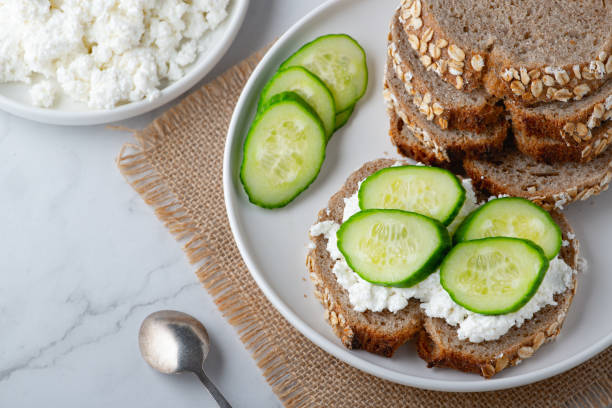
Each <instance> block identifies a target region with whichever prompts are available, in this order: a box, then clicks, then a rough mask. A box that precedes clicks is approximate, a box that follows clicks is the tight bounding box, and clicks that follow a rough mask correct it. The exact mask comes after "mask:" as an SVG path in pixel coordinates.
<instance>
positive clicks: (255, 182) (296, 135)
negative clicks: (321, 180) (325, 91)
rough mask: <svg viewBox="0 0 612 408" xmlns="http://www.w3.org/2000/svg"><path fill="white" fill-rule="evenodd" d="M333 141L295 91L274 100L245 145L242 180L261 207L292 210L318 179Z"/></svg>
mask: <svg viewBox="0 0 612 408" xmlns="http://www.w3.org/2000/svg"><path fill="white" fill-rule="evenodd" d="M326 143H327V138H326V135H325V129H324V127H323V123H322V122H321V120H320V119H319V116H318V115H317V114H316V113H315V112H314V111H313V110H312V109H311V108H310V106H309V105H308V104H307V103H306V102H304V100H303V99H302V98H300V97H299V96H298V95H297V94H296V93H294V92H283V93H280V94H277V95H275V96H273V97H272V98H271V99H270V101H269V103H268V104H267V107H266V108H265V109H264V111H263V112H261V113H260V114H258V115H257V117H256V118H255V120H254V121H253V124H252V125H251V128H250V130H249V133H248V135H247V137H246V141H245V143H244V154H243V159H242V166H241V168H240V180H241V181H242V184H243V185H244V189H245V191H246V193H247V195H248V197H249V200H250V201H251V202H252V203H253V204H256V205H258V206H260V207H264V208H278V207H283V206H285V205H287V204H288V203H289V202H291V201H292V200H293V199H294V198H295V197H296V196H297V195H298V194H300V193H301V192H302V191H304V190H305V189H306V188H307V187H308V186H309V185H310V184H311V183H312V182H313V181H314V180H315V178H316V177H317V175H318V174H319V169H320V168H321V165H322V163H323V160H324V158H325V145H326Z"/></svg>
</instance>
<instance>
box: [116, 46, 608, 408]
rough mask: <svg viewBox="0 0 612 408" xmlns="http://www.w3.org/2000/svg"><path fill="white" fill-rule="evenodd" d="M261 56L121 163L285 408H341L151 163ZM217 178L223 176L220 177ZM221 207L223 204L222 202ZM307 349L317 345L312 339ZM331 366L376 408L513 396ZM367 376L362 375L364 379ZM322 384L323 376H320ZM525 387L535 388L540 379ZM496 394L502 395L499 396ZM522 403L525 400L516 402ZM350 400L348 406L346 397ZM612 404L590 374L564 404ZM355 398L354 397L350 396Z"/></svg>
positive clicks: (175, 113) (149, 135)
mask: <svg viewBox="0 0 612 408" xmlns="http://www.w3.org/2000/svg"><path fill="white" fill-rule="evenodd" d="M261 55H262V52H260V53H257V54H255V55H253V56H252V57H250V58H249V59H247V60H245V61H243V62H242V63H241V64H239V65H238V66H236V67H234V68H232V69H230V70H228V72H226V73H225V74H224V75H222V76H221V77H220V78H217V80H215V81H214V82H213V83H211V84H209V85H206V86H205V87H204V88H203V89H202V90H199V91H196V93H194V94H192V95H190V96H189V97H187V98H186V99H185V101H184V102H183V103H181V104H180V105H178V106H177V107H175V108H173V109H171V110H169V111H168V112H166V113H165V114H164V115H163V116H162V118H160V119H158V120H156V121H154V122H153V123H152V124H151V126H150V127H148V128H147V129H145V130H144V131H141V132H135V138H136V141H137V143H136V144H131V143H128V144H126V145H124V146H123V147H122V149H121V151H120V153H119V156H118V159H117V164H118V167H119V169H120V171H121V173H122V174H123V175H124V177H125V178H126V180H127V182H128V183H129V184H130V185H131V186H132V187H133V188H134V189H135V190H136V191H137V192H138V194H140V195H141V196H142V198H143V199H144V201H145V202H146V203H147V204H149V205H150V206H151V207H152V208H153V209H154V210H155V214H156V216H157V217H158V218H159V219H160V220H161V221H162V222H163V223H164V225H165V226H166V227H167V228H168V229H169V230H170V232H171V233H172V234H173V236H174V237H175V238H176V239H177V240H178V241H180V242H183V243H184V251H185V252H186V254H187V256H188V259H189V261H190V262H191V263H192V264H195V265H196V266H197V270H196V274H197V276H198V279H199V280H200V281H201V282H202V284H203V285H204V287H205V288H206V289H207V290H208V292H209V293H210V294H211V296H212V297H213V299H214V301H215V303H216V304H217V306H218V308H219V309H220V311H221V312H222V313H223V315H224V316H225V318H226V319H227V320H228V321H229V323H230V324H232V325H233V326H235V327H236V329H237V331H238V334H239V335H240V338H241V340H242V342H243V343H244V344H245V347H246V348H247V349H248V350H250V351H251V352H252V354H253V357H254V359H255V361H256V363H257V365H258V366H259V367H260V369H261V370H262V372H263V375H264V377H265V378H266V380H267V382H268V383H269V384H270V385H271V387H272V389H273V391H274V392H275V393H276V395H278V397H279V398H280V400H281V401H282V402H283V404H285V405H286V406H288V407H306V406H320V405H323V406H325V405H327V406H330V405H333V406H336V405H337V406H340V405H344V404H343V401H342V400H336V399H335V398H334V396H335V395H337V396H338V397H340V396H341V395H342V394H344V393H345V392H346V390H328V392H327V393H325V392H322V390H313V389H307V388H306V387H304V385H303V384H304V383H303V381H301V379H300V378H296V377H295V376H294V374H293V372H292V368H291V367H292V365H293V364H295V362H289V361H287V359H286V356H287V354H285V353H282V352H281V350H279V349H278V347H277V345H276V344H275V337H274V336H268V335H266V330H265V329H264V328H263V327H262V323H261V320H260V319H261V317H259V316H256V315H255V314H254V313H253V311H252V309H251V307H250V305H249V303H248V302H247V301H245V300H244V299H243V298H242V296H241V290H240V287H237V285H236V284H235V283H234V282H232V280H231V279H230V278H229V277H228V276H227V275H226V274H225V272H224V269H223V267H222V266H221V265H222V262H221V259H220V258H219V256H220V255H219V254H218V253H217V251H215V250H214V249H213V248H212V247H211V246H210V245H209V244H208V243H207V241H208V239H207V237H210V234H211V232H210V231H203V230H201V228H199V227H198V223H197V222H196V221H195V220H194V218H193V217H192V215H190V213H189V211H188V209H187V208H185V207H184V206H183V204H181V201H180V200H179V198H178V196H177V195H176V194H175V190H174V189H173V187H174V186H172V185H171V184H172V181H171V180H169V179H168V178H167V177H164V175H162V174H160V173H159V172H158V170H157V168H156V166H154V163H155V160H154V159H153V158H152V156H153V155H154V154H155V150H156V148H158V147H159V145H160V143H161V142H160V140H159V137H158V135H160V134H162V135H164V134H168V133H169V132H170V133H171V132H172V129H173V128H172V126H173V124H176V123H181V111H182V108H183V105H184V104H185V102H188V101H189V102H190V104H193V103H207V101H206V95H207V92H213V91H212V90H211V89H214V88H218V89H217V91H218V90H221V91H223V89H225V85H226V82H225V81H226V80H227V78H228V76H231V75H236V73H238V75H240V76H244V77H245V80H246V78H247V77H248V76H249V74H250V73H251V72H252V69H253V68H254V66H255V65H256V63H257V62H258V61H259V59H260V57H261ZM190 104H185V106H184V108H186V109H189V107H188V105H190ZM222 140H223V139H222V138H220V139H219V141H220V142H221V141H222ZM216 176H217V177H220V174H219V175H216ZM221 205H223V204H222V203H221ZM262 301H265V300H262ZM270 307H271V306H270ZM306 341H307V340H306ZM297 346H299V345H297ZM310 347H314V346H313V345H311V344H310ZM604 360H605V358H604ZM605 361H607V360H605ZM605 361H604V363H605ZM328 364H330V368H331V369H333V370H344V371H345V373H344V376H345V378H346V377H349V378H353V379H354V381H356V382H363V384H362V386H370V387H372V389H378V390H379V391H380V392H378V394H377V395H376V396H374V395H367V394H370V392H368V391H366V390H364V393H363V394H364V395H363V397H364V398H363V401H360V402H362V404H361V405H363V403H365V401H367V400H370V401H372V403H374V405H372V403H368V404H367V406H382V405H386V403H387V400H388V402H389V403H397V402H400V404H399V405H401V406H403V405H411V406H448V405H447V404H451V405H453V406H496V405H495V403H496V402H497V403H503V401H505V403H506V404H507V403H508V402H509V401H512V400H513V398H514V391H513V390H506V391H500V392H499V393H498V394H496V393H494V392H490V393H481V394H479V395H480V396H481V397H478V396H475V395H473V394H472V397H471V398H473V399H471V400H470V397H469V395H468V394H460V393H435V392H431V391H425V390H418V389H414V388H410V387H403V386H399V385H396V384H392V383H389V382H387V381H384V380H380V379H377V378H374V377H369V376H367V375H366V374H363V373H359V372H356V371H354V369H353V368H350V367H348V366H346V365H345V364H344V363H341V362H339V361H337V360H335V359H333V358H331V357H330V361H329V362H328ZM336 373H338V371H336ZM362 376H365V377H363V378H362ZM319 381H324V380H323V379H319ZM339 381H341V380H339ZM306 384H310V386H312V381H306ZM366 384H367V385H366ZM321 386H322V387H325V385H324V384H323V383H321ZM528 387H537V384H535V385H532V386H528ZM558 391H561V390H558ZM548 392H550V390H548ZM508 393H511V394H508ZM526 393H527V394H532V395H533V391H531V392H530V391H526ZM560 393H562V392H560ZM504 394H506V395H504ZM345 395H346V394H345ZM496 395H498V396H499V399H498V398H497V397H496ZM330 397H331V398H332V399H331V400H330V399H329V398H330ZM466 398H467V399H466ZM325 400H327V401H328V402H327V404H324V403H323V401H325ZM519 400H522V401H520V402H519ZM330 401H334V403H333V404H330ZM383 401H384V403H383ZM346 402H347V403H348V402H349V401H346ZM477 402H478V403H477ZM516 402H517V404H516V406H518V405H519V404H520V405H521V406H526V405H525V402H524V398H523V397H522V396H521V398H519V399H518V400H517V401H516ZM610 402H612V376H608V377H607V378H603V377H602V378H595V379H593V381H592V384H591V386H590V388H588V389H587V390H585V391H584V392H581V393H577V394H574V395H571V396H570V395H565V398H564V399H563V402H562V403H561V404H563V406H587V407H592V408H597V407H602V406H605V405H606V404H608V403H610ZM354 403H355V401H353V404H354ZM432 403H433V405H432ZM440 404H442V405H440ZM533 406H538V407H540V406H554V405H553V404H550V400H549V402H548V403H545V402H538V401H537V400H536V401H534V404H533Z"/></svg>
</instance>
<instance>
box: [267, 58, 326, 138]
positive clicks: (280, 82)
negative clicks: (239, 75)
mask: <svg viewBox="0 0 612 408" xmlns="http://www.w3.org/2000/svg"><path fill="white" fill-rule="evenodd" d="M288 91H291V92H295V93H297V94H298V95H299V96H300V97H302V99H304V100H305V101H306V103H308V105H310V107H311V108H312V109H313V110H314V111H315V112H316V113H317V115H319V118H320V119H321V122H323V126H324V127H325V134H326V135H327V138H328V139H329V137H330V136H331V135H332V133H334V130H335V128H336V108H335V103H334V97H333V95H332V93H331V92H330V91H329V89H327V86H325V84H324V83H323V82H322V81H321V80H320V79H319V78H317V77H316V76H315V75H313V74H311V73H310V72H309V71H308V70H306V69H305V68H302V67H297V66H296V67H289V68H285V69H281V70H279V71H278V72H277V73H276V74H275V75H274V76H273V77H272V78H271V79H270V80H269V81H268V83H267V85H266V86H265V88H264V89H263V91H261V96H260V98H259V106H258V107H257V111H258V112H261V111H262V110H263V109H264V108H265V106H266V104H267V103H268V102H269V101H270V98H272V97H273V96H274V95H277V94H279V93H281V92H288Z"/></svg>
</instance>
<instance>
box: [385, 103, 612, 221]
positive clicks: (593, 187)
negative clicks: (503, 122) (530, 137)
mask: <svg viewBox="0 0 612 408" xmlns="http://www.w3.org/2000/svg"><path fill="white" fill-rule="evenodd" d="M387 113H388V115H389V118H390V125H389V136H390V137H391V141H392V142H393V144H395V145H396V146H397V148H398V151H399V153H401V154H403V155H405V156H407V157H410V158H413V159H414V160H417V161H420V162H423V163H425V164H428V165H432V166H440V167H446V168H449V169H451V170H453V171H454V172H455V173H458V174H463V173H465V174H466V175H467V176H468V177H470V178H471V179H472V182H473V184H474V187H475V188H476V189H478V190H480V191H483V192H486V193H487V194H489V195H511V196H516V197H523V198H527V199H529V200H531V201H533V202H535V203H537V204H538V205H540V206H542V207H543V208H545V209H547V210H551V209H554V208H556V207H558V206H559V205H562V206H563V205H567V204H569V203H571V202H574V201H578V200H586V199H588V198H589V197H590V196H592V195H597V194H599V193H601V192H602V191H606V190H607V189H608V186H609V183H610V181H611V180H612V148H609V149H606V150H605V151H604V152H603V153H602V154H600V155H598V156H597V157H595V158H594V159H592V160H591V161H589V162H588V163H584V164H582V165H581V164H577V163H573V162H565V163H559V162H557V163H553V164H550V165H549V164H545V163H540V162H537V161H535V160H534V159H532V158H531V157H529V156H527V155H524V154H522V153H521V152H520V151H518V150H517V149H516V147H515V146H513V145H512V144H510V143H506V146H505V148H504V150H502V151H501V152H498V153H495V152H491V153H490V154H489V155H488V156H487V155H482V156H481V157H478V156H475V155H469V156H466V155H465V154H462V152H461V151H459V152H457V154H455V155H449V157H450V160H441V159H440V158H439V157H437V156H436V155H435V154H434V152H433V151H432V149H431V148H430V147H429V146H426V145H425V144H423V143H422V141H421V140H419V139H418V138H417V137H415V136H414V135H413V131H412V130H411V129H410V127H409V126H407V125H406V124H405V123H404V122H403V120H402V119H401V118H400V117H398V115H397V113H396V112H395V110H394V109H393V107H390V108H389V109H388V110H387ZM451 152H452V151H451ZM531 187H533V189H532V188H531Z"/></svg>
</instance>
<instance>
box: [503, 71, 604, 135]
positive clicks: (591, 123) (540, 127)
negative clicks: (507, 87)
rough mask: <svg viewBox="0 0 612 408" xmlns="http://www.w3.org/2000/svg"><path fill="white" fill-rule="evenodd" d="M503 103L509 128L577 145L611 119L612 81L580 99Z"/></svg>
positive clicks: (509, 101) (508, 101)
mask: <svg viewBox="0 0 612 408" xmlns="http://www.w3.org/2000/svg"><path fill="white" fill-rule="evenodd" d="M505 105H506V108H507V109H508V112H509V113H510V115H511V119H512V127H513V128H514V129H515V130H517V131H520V132H522V133H524V134H525V135H526V136H534V137H541V138H550V139H555V140H560V141H563V142H568V143H572V142H576V143H578V144H580V143H582V142H586V141H589V140H590V139H591V136H592V135H591V133H592V132H594V131H596V130H597V128H599V127H600V126H603V125H605V124H606V123H607V122H608V123H609V122H610V121H612V80H609V81H607V82H606V83H605V85H603V86H602V87H601V88H600V89H599V90H598V91H597V92H595V93H593V94H592V95H589V96H587V97H586V98H583V99H581V100H580V101H572V102H553V103H548V104H542V105H538V106H533V107H526V106H524V105H522V104H520V103H517V102H516V101H512V100H507V101H506V103H505Z"/></svg>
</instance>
